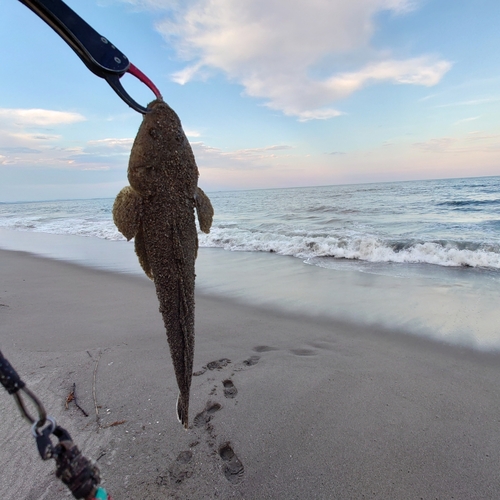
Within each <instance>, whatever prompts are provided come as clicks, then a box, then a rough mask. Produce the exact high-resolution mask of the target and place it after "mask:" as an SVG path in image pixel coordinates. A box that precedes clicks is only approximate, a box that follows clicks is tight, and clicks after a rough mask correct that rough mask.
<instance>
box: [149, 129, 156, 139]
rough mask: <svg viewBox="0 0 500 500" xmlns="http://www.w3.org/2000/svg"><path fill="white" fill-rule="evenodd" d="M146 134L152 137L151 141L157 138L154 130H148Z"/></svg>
mask: <svg viewBox="0 0 500 500" xmlns="http://www.w3.org/2000/svg"><path fill="white" fill-rule="evenodd" d="M148 133H149V135H150V137H152V138H153V139H156V138H157V137H158V133H157V131H156V129H155V128H150V129H149V130H148Z"/></svg>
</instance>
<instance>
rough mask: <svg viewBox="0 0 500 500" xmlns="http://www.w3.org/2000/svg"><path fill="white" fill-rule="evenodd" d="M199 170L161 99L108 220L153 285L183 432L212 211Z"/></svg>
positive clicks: (150, 112)
mask: <svg viewBox="0 0 500 500" xmlns="http://www.w3.org/2000/svg"><path fill="white" fill-rule="evenodd" d="M198 176H199V173H198V167H197V166H196V162H195V158H194V155H193V151H192V149H191V146H190V144H189V141H188V140H187V138H186V135H185V134H184V131H183V129H182V126H181V122H180V120H179V117H178V116H177V114H176V113H175V111H174V110H173V109H172V108H170V107H169V106H168V105H167V104H166V103H165V102H163V101H162V100H161V99H157V100H155V101H153V102H152V103H151V104H149V106H148V113H146V114H145V115H144V118H143V121H142V124H141V126H140V128H139V131H138V133H137V137H136V138H135V141H134V144H133V146H132V150H131V153H130V160H129V166H128V180H129V182H130V186H127V187H124V188H123V189H122V190H121V191H120V193H119V194H118V196H117V197H116V200H115V203H114V205H113V219H114V222H115V224H116V226H117V227H118V229H119V231H120V232H121V233H122V234H123V235H124V236H125V238H127V240H130V239H132V238H135V251H136V253H137V256H138V258H139V262H140V264H141V266H142V268H143V269H144V272H145V273H146V275H147V276H149V277H150V278H151V279H152V280H153V281H154V283H155V287H156V294H157V296H158V300H159V302H160V312H161V314H162V316H163V322H164V324H165V328H166V330H167V339H168V343H169V346H170V354H171V356H172V362H173V365H174V370H175V376H176V378H177V385H178V386H179V390H180V394H179V397H178V400H177V416H178V418H179V420H180V422H181V423H182V424H183V425H184V427H185V428H187V427H188V411H189V391H190V387H191V378H192V373H193V356H194V283H195V270H194V264H195V259H196V255H197V251H198V235H197V230H196V224H195V216H194V211H195V209H196V212H197V215H198V221H199V225H200V229H201V230H202V231H203V232H205V233H208V232H209V231H210V227H211V225H212V219H213V214H214V211H213V208H212V204H211V203H210V200H209V198H208V197H207V195H206V194H205V193H204V192H203V191H202V190H201V189H200V188H199V187H198V186H197V184H198Z"/></svg>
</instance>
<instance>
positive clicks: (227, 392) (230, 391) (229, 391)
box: [222, 379, 238, 399]
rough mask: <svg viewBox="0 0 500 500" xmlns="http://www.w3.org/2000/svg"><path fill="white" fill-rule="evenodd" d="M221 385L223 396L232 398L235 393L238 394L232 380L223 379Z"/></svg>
mask: <svg viewBox="0 0 500 500" xmlns="http://www.w3.org/2000/svg"><path fill="white" fill-rule="evenodd" d="M222 385H223V386H224V396H225V397H226V398H230V399H232V398H235V397H236V394H238V389H236V387H235V385H234V384H233V381H232V380H230V379H227V380H223V381H222Z"/></svg>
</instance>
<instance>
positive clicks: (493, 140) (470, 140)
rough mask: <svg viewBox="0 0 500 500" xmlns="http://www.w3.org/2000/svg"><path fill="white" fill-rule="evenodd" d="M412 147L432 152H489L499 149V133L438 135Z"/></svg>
mask: <svg viewBox="0 0 500 500" xmlns="http://www.w3.org/2000/svg"><path fill="white" fill-rule="evenodd" d="M413 146H414V147H416V148H418V149H420V150H422V151H427V152H432V153H461V154H463V153H474V154H481V153H491V152H498V151H500V134H486V133H483V132H471V133H469V134H467V135H465V136H462V137H439V138H434V139H429V140H428V141H425V142H417V143H415V144H413Z"/></svg>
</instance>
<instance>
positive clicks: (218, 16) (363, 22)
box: [125, 0, 451, 121]
mask: <svg viewBox="0 0 500 500" xmlns="http://www.w3.org/2000/svg"><path fill="white" fill-rule="evenodd" d="M125 1H126V2H127V3H129V4H134V5H136V6H138V7H142V8H147V7H148V6H149V8H154V9H156V10H157V9H161V8H163V10H164V11H165V15H164V19H163V20H162V21H160V22H158V23H157V29H158V31H159V32H160V33H161V34H162V35H163V36H164V37H165V39H167V40H168V41H169V43H173V44H174V46H175V47H176V49H177V52H178V55H179V57H180V58H182V59H183V60H185V61H186V62H187V64H186V66H185V67H184V68H183V69H182V70H180V71H178V72H177V73H175V74H174V75H173V80H174V81H176V82H178V83H180V84H185V83H187V82H189V81H191V80H193V79H195V78H199V77H203V78H206V77H207V76H209V75H210V74H211V73H213V72H214V71H221V72H223V73H224V74H225V75H226V76H227V77H228V78H229V79H230V80H231V81H234V82H237V83H239V84H241V85H242V86H243V87H244V89H245V93H246V94H247V95H249V96H252V97H256V98H259V99H263V100H264V102H265V104H266V105H267V106H268V107H270V108H271V109H275V110H279V111H281V112H283V113H284V114H286V115H289V116H295V117H298V118H299V119H300V120H302V121H307V120H313V119H328V118H332V117H335V116H340V115H341V114H342V112H341V111H340V110H338V109H336V108H335V107H333V106H332V104H333V103H334V102H336V101H338V100H339V99H342V98H345V97H347V96H349V95H351V94H352V93H353V92H356V91H359V90H360V89H362V88H363V87H365V86H366V85H370V84H375V83H380V82H388V83H397V84H407V85H423V86H427V87H431V86H434V85H436V84H437V83H439V81H440V80H441V78H442V77H443V75H444V74H445V73H446V72H447V71H449V69H450V68H451V63H450V62H448V61H445V60H442V59H439V58H437V57H432V56H430V55H420V56H419V57H413V58H409V59H399V58H394V57H390V56H388V55H387V52H386V53H383V54H382V53H378V52H377V51H376V50H375V49H373V48H372V47H370V40H371V37H372V35H373V33H374V30H375V23H374V19H375V16H376V14H378V13H379V12H381V11H390V12H392V13H394V14H405V13H407V12H409V11H411V10H414V9H415V8H416V7H417V6H418V3H419V2H417V1H410V0H350V1H349V2H346V1H345V0H317V1H314V2H306V1H305V0H265V1H264V0H238V1H237V2H235V1H234V0H186V1H185V2H173V1H171V0H149V1H146V0H125ZM350 56H355V57H350ZM346 60H351V61H353V60H355V61H358V63H357V66H358V67H357V68H353V67H350V68H349V70H347V68H346V66H345V65H344V66H341V63H340V61H346ZM351 64H353V63H351Z"/></svg>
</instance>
